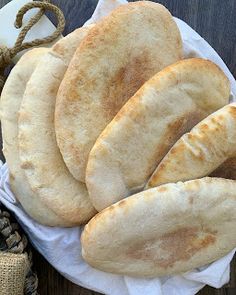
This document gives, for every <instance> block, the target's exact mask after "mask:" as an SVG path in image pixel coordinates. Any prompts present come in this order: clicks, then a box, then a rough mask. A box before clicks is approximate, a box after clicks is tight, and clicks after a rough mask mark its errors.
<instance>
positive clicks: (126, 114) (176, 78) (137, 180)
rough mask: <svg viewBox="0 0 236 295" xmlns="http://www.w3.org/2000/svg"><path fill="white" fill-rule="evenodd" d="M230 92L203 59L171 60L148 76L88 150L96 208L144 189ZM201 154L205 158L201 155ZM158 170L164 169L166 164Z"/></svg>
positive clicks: (90, 188)
mask: <svg viewBox="0 0 236 295" xmlns="http://www.w3.org/2000/svg"><path fill="white" fill-rule="evenodd" d="M229 95H230V85H229V81H228V79H227V77H226V76H225V74H224V73H223V71H221V70H220V69H219V68H218V67H217V66H216V65H215V64H214V63H212V62H210V61H208V60H204V59H199V58H196V59H195V58H193V59H185V60H182V61H179V62H177V63H175V64H172V65H170V66H168V67H167V68H165V69H163V70H162V71H160V72H158V73H157V74H156V75H154V76H153V77H152V78H151V79H150V80H148V81H147V82H146V83H145V84H144V85H143V86H142V87H141V88H140V90H138V91H137V92H136V94H135V95H134V96H133V97H132V98H130V99H129V101H128V102H127V103H126V104H125V105H124V106H123V107H122V108H121V110H120V111H119V112H118V114H117V115H116V116H115V117H114V119H113V120H112V121H111V122H110V123H109V124H108V126H107V127H106V128H105V129H104V130H103V132H102V133H101V134H100V136H99V137H98V139H97V140H96V142H95V144H94V146H93V148H92V150H91V152H90V155H89V160H88V164H87V170H86V185H87V188H88V191H89V196H90V198H91V200H92V202H93V204H94V206H95V208H96V209H97V210H98V211H100V210H102V209H103V208H105V207H106V206H109V205H111V204H112V203H115V202H117V201H119V200H120V199H122V198H124V197H127V196H129V195H132V194H133V193H135V192H138V191H140V190H142V189H143V187H144V186H145V184H146V183H147V181H148V179H149V178H150V176H151V175H152V173H153V172H154V170H155V169H156V167H157V165H159V164H160V162H161V160H162V159H163V157H164V156H165V155H166V154H167V152H168V151H169V150H170V148H171V147H172V146H173V145H174V144H175V142H176V141H177V140H178V139H179V138H180V137H181V136H182V135H183V134H184V133H185V132H188V131H189V130H190V129H191V128H192V127H193V126H194V125H196V124H197V123H198V122H199V121H201V120H202V119H203V118H205V117H207V116H208V115H209V114H210V113H212V112H214V111H216V110H217V109H219V108H221V107H222V106H224V105H226V104H227V103H228V101H229ZM181 148H184V147H182V146H181V145H180V146H179V147H178V150H176V149H175V148H173V149H172V150H171V153H172V154H173V155H174V153H179V152H180V150H181ZM197 156H198V157H199V159H203V153H199V154H198V155H197ZM180 167H181V166H180ZM160 169H165V168H164V164H161V167H160ZM154 177H155V176H154ZM107 183H109V186H108V185H107Z"/></svg>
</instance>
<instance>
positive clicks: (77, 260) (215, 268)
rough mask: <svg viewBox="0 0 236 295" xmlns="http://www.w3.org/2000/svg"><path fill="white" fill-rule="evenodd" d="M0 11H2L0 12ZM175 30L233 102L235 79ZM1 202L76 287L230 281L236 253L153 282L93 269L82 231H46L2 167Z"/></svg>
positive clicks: (202, 44) (164, 294) (118, 0)
mask: <svg viewBox="0 0 236 295" xmlns="http://www.w3.org/2000/svg"><path fill="white" fill-rule="evenodd" d="M125 3H127V1H125V0H100V1H99V3H98V5H97V8H96V10H95V12H94V14H93V15H92V18H91V19H90V20H88V21H87V22H86V23H85V25H87V24H90V23H94V22H96V21H98V20H99V19H100V18H101V17H103V16H104V15H106V14H108V13H109V12H110V11H111V10H112V9H114V8H116V7H117V6H119V5H121V4H125ZM0 13H1V12H0ZM175 20H176V23H177V25H178V27H179V29H180V32H181V35H182V39H183V43H184V51H185V57H186V58H187V57H197V56H198V57H202V58H207V59H210V60H212V61H213V62H215V63H216V64H218V65H219V66H220V67H221V68H222V70H223V71H224V72H225V74H226V75H227V76H228V78H229V80H230V82H231V101H233V100H235V98H236V81H235V79H234V77H233V76H232V74H231V73H230V71H229V70H228V68H227V67H226V65H225V64H224V62H223V61H222V59H221V58H220V57H219V55H218V54H217V53H216V52H215V51H214V49H213V48H212V47H211V46H210V45H209V44H208V43H207V42H206V41H205V40H204V39H202V38H201V37H200V36H199V35H198V34H197V33H196V32H195V31H194V30H193V29H191V28H190V27H189V26H188V25H187V24H186V23H184V22H183V21H181V20H179V19H177V18H176V19H175ZM0 166H1V167H0V201H1V202H2V203H3V204H4V205H5V206H6V207H7V208H8V209H9V210H11V211H12V212H14V213H15V216H16V217H17V219H18V221H19V223H20V224H21V226H22V227H23V229H24V230H25V232H26V233H27V234H28V236H29V238H30V240H31V242H32V244H33V245H34V247H35V248H36V249H37V250H38V251H39V252H40V253H41V254H42V255H43V256H44V257H45V258H46V259H47V260H48V262H49V263H50V264H51V265H53V266H54V267H55V268H56V269H57V270H58V271H59V272H60V273H61V274H62V275H63V276H64V277H66V278H67V279H69V280H71V281H72V282H74V283H75V284H78V285H80V286H83V287H85V288H88V289H92V290H95V291H98V292H101V293H104V294H107V295H143V294H148V295H193V294H196V293H197V292H198V291H199V290H200V289H201V288H203V287H204V285H205V284H207V285H210V286H212V287H215V288H220V287H221V286H223V285H224V284H225V283H227V282H228V281H229V264H230V261H231V260H232V258H233V255H234V253H235V250H236V249H235V250H233V251H231V252H230V253H229V254H228V255H227V256H225V257H223V258H221V259H219V260H217V261H215V262H213V263H211V264H209V265H207V266H203V267H201V268H198V269H196V270H194V271H191V272H189V273H185V274H183V275H178V276H169V277H164V278H154V279H138V278H131V277H127V276H119V275H114V274H109V273H105V272H101V271H98V270H96V269H94V268H92V267H90V266H89V265H88V264H86V263H85V262H84V261H83V259H82V257H81V244H80V235H81V232H82V230H83V227H74V228H67V229H65V228H51V227H46V226H43V225H40V224H39V223H37V222H35V221H34V220H32V219H31V218H30V217H29V216H28V215H27V214H26V213H25V212H24V210H23V209H22V207H21V205H20V204H19V203H18V202H17V201H16V199H15V197H14V196H13V194H12V193H11V191H10V188H9V183H8V169H7V165H6V164H4V165H2V164H0Z"/></svg>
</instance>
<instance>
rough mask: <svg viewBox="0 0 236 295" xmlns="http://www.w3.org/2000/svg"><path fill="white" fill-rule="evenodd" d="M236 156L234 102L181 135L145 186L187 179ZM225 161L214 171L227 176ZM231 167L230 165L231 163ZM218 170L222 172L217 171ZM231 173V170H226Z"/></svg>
mask: <svg viewBox="0 0 236 295" xmlns="http://www.w3.org/2000/svg"><path fill="white" fill-rule="evenodd" d="M234 157H236V103H233V104H229V105H227V106H225V107H223V108H222V109H220V110H218V111H217V112H215V113H213V114H211V115H210V116H208V117H207V118H205V119H204V120H203V121H201V122H200V123H199V124H198V125H196V126H195V127H194V128H193V129H192V130H191V131H190V132H189V133H186V134H184V135H183V136H182V137H181V138H180V139H179V140H178V141H177V142H176V143H175V144H174V146H173V147H172V149H171V150H170V151H169V152H168V154H167V155H166V156H165V157H164V159H163V160H162V161H161V163H160V165H159V166H158V167H157V169H156V170H155V172H154V173H153V175H152V177H151V178H150V180H149V182H148V184H147V188H149V187H154V186H158V185H160V184H163V183H168V182H177V181H179V180H181V181H184V180H189V179H195V178H200V177H204V176H207V175H209V174H210V173H211V172H213V171H214V170H215V169H217V168H218V167H219V166H221V165H222V164H223V163H225V162H226V160H228V159H230V160H228V161H230V162H231V163H232V165H233V163H234V161H235V160H233V158H234ZM230 162H228V163H227V162H226V163H225V164H224V165H225V167H224V165H223V166H221V167H220V168H219V169H218V170H217V171H215V174H213V175H219V173H221V174H220V175H221V176H224V175H225V176H227V172H226V171H224V174H223V171H222V168H223V169H224V168H226V169H227V170H228V168H229V163H230ZM230 166H231V165H230ZM220 171H221V172H220ZM228 173H229V174H231V175H232V176H233V174H234V173H233V171H232V170H231V171H230V170H228Z"/></svg>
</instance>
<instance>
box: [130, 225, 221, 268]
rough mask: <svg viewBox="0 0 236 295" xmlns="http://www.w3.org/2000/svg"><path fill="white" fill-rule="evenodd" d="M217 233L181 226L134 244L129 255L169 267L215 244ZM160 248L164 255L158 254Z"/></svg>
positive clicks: (159, 265)
mask: <svg viewBox="0 0 236 295" xmlns="http://www.w3.org/2000/svg"><path fill="white" fill-rule="evenodd" d="M215 234H216V232H213V231H211V230H209V229H205V230H204V231H202V230H200V229H199V228H198V227H189V228H180V229H178V230H176V231H173V232H171V233H166V234H164V235H163V236H161V237H159V238H158V239H156V238H152V239H149V240H146V241H142V242H139V243H137V244H135V245H132V246H131V247H129V249H128V251H127V256H129V257H131V258H134V259H138V260H139V259H142V260H148V261H153V264H154V265H156V266H158V267H162V268H164V269H167V268H169V267H172V266H173V265H174V264H175V263H176V262H179V261H186V260H189V259H190V258H191V257H192V256H194V255H195V254H196V253H198V252H201V250H202V249H205V248H207V247H210V246H211V245H213V244H214V243H215V241H216V237H215ZM158 248H159V249H160V250H162V251H163V255H162V257H161V256H157V255H156V253H157V249H158Z"/></svg>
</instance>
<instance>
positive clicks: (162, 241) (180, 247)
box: [82, 178, 236, 277]
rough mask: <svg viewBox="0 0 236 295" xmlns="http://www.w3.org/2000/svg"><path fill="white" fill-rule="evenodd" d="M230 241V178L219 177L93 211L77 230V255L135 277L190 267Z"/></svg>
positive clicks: (233, 193)
mask: <svg viewBox="0 0 236 295" xmlns="http://www.w3.org/2000/svg"><path fill="white" fill-rule="evenodd" d="M206 200H207V202H206ZM235 245H236V182H235V181H233V180H226V179H221V178H203V179H199V180H193V181H188V182H186V183H181V182H178V183H177V184H167V185H163V186H159V187H157V188H153V189H150V190H147V191H144V192H141V193H139V194H136V195H134V196H131V197H129V198H127V199H125V200H122V201H120V202H118V203H116V204H115V205H112V206H110V207H108V208H106V209H105V210H103V211H102V212H100V213H99V214H98V215H96V216H95V217H94V218H93V219H92V220H91V221H90V222H89V223H88V224H87V225H86V226H85V229H84V232H83V234H82V256H83V258H84V259H85V260H86V261H87V262H88V263H89V264H90V265H91V266H92V267H95V268H98V269H100V270H102V271H106V272H111V273H116V274H121V275H128V276H135V277H136V276H137V277H156V276H165V275H171V274H176V273H182V272H186V271H190V270H192V269H194V268H196V267H199V266H203V265H205V264H207V263H210V262H212V261H214V260H217V259H219V258H220V257H222V256H224V255H226V254H227V253H228V252H229V251H231V250H232V249H233V248H234V247H235Z"/></svg>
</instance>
